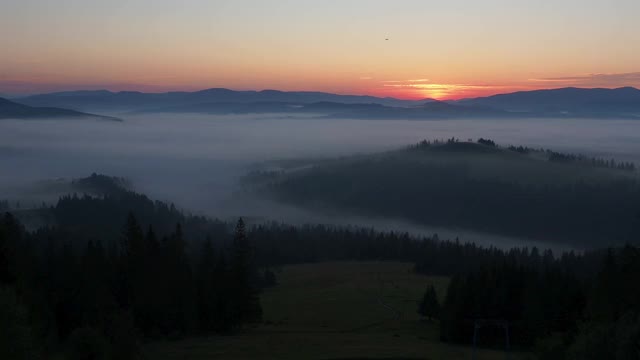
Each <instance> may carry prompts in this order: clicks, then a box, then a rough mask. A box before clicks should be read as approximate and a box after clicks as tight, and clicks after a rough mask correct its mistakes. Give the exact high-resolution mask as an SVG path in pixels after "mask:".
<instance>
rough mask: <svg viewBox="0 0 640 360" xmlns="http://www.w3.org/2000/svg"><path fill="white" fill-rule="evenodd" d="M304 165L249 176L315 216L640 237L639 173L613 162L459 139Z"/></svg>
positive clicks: (562, 236) (564, 235) (584, 237)
mask: <svg viewBox="0 0 640 360" xmlns="http://www.w3.org/2000/svg"><path fill="white" fill-rule="evenodd" d="M300 169H301V170H299V171H281V172H280V171H276V172H266V173H263V174H260V173H254V174H251V178H252V179H253V183H254V184H257V185H256V186H257V188H258V189H260V190H259V191H261V193H262V194H264V195H266V196H269V197H272V198H273V199H275V200H277V201H281V202H285V203H288V204H292V205H296V206H301V207H306V208H310V209H314V210H317V211H328V212H330V213H336V212H337V213H345V214H352V215H357V216H372V217H374V218H375V217H382V218H396V219H404V220H409V221H412V222H415V223H418V224H422V225H427V226H435V227H445V228H461V229H467V230H472V231H481V232H484V233H494V234H500V235H506V236H513V237H520V238H530V239H533V240H541V241H550V242H557V243H571V244H573V245H577V246H584V247H589V246H598V245H602V244H611V243H612V242H620V243H623V242H625V241H632V242H634V241H637V239H639V238H640V182H638V176H637V172H636V170H635V169H634V168H633V167H632V166H631V165H629V164H620V163H611V161H610V160H606V161H605V160H601V159H591V158H587V157H580V156H576V155H570V154H559V153H555V152H552V151H540V150H533V149H524V148H502V147H497V146H491V145H486V144H478V143H469V142H453V143H444V144H442V143H440V144H426V143H424V144H420V145H418V146H415V147H411V148H408V149H405V150H400V151H394V152H389V153H381V154H373V155H366V156H357V157H351V158H344V159H336V160H334V161H324V162H322V163H318V164H309V166H307V167H300ZM542 224H544V225H542Z"/></svg>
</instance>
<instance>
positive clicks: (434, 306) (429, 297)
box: [418, 285, 440, 320]
mask: <svg viewBox="0 0 640 360" xmlns="http://www.w3.org/2000/svg"><path fill="white" fill-rule="evenodd" d="M418 313H419V314H420V315H422V316H424V317H426V318H428V319H429V320H432V319H437V318H438V317H439V316H440V303H439V302H438V296H437V294H436V289H435V288H434V287H433V285H429V287H428V288H427V291H425V293H424V296H423V297H422V301H421V302H420V305H419V306H418Z"/></svg>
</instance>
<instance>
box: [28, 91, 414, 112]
mask: <svg viewBox="0 0 640 360" xmlns="http://www.w3.org/2000/svg"><path fill="white" fill-rule="evenodd" d="M322 101H331V102H340V103H345V104H349V103H376V104H382V105H388V106H412V105H416V104H418V102H417V101H411V100H399V99H394V98H379V97H373V96H358V95H338V94H329V93H322V92H285V91H276V90H263V91H234V90H229V89H207V90H202V91H196V92H167V93H141V92H129V91H123V92H110V91H106V90H99V91H74V92H61V93H50V94H41V95H33V96H28V97H25V98H21V99H20V102H22V103H24V104H27V105H32V106H59V107H65V108H72V109H77V110H84V111H88V110H112V111H127V110H145V109H146V110H157V109H162V108H171V107H178V106H188V105H194V106H197V105H200V104H204V103H258V102H260V103H265V102H270V103H293V104H309V103H314V102H322ZM423 101H426V100H423Z"/></svg>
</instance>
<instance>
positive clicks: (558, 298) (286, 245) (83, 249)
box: [0, 175, 640, 359]
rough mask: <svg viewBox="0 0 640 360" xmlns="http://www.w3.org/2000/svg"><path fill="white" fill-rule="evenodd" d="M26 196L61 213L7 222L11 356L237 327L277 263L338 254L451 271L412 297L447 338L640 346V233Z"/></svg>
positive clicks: (0, 266) (570, 353) (100, 348)
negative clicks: (285, 217) (193, 209)
mask: <svg viewBox="0 0 640 360" xmlns="http://www.w3.org/2000/svg"><path fill="white" fill-rule="evenodd" d="M108 179H109V178H107V177H103V176H100V175H93V176H92V177H91V178H88V179H86V180H85V181H94V182H95V181H105V180H108ZM29 212H37V213H39V214H40V215H41V216H44V217H46V218H49V219H55V221H53V222H52V223H51V224H50V225H46V226H42V227H40V228H38V229H30V230H27V229H26V228H25V227H24V226H23V225H22V224H21V222H20V220H19V217H20V216H25V211H15V213H16V214H17V215H13V214H12V213H11V212H6V213H5V214H4V215H3V217H2V221H1V222H0V250H1V252H0V281H1V283H2V290H1V293H0V301H1V302H2V307H0V309H1V310H0V311H2V318H3V319H4V320H3V323H4V324H5V325H6V326H3V327H2V330H0V331H3V334H2V336H0V338H1V339H3V341H5V343H4V345H3V346H2V347H1V349H2V351H4V352H7V351H11V352H12V353H5V354H3V358H14V357H16V356H18V357H20V356H26V357H27V358H36V357H40V356H45V357H47V356H52V355H53V354H59V353H64V354H66V355H67V356H69V358H71V359H87V358H91V359H94V358H113V359H133V358H137V357H138V356H139V355H140V353H139V349H140V346H141V344H143V343H144V342H146V341H150V340H154V339H155V340H158V339H165V340H166V339H180V338H184V337H188V336H194V335H205V334H209V335H211V334H237V333H240V332H243V331H245V330H246V329H248V328H250V327H251V326H253V325H252V324H256V323H259V322H260V321H261V318H262V315H263V314H262V309H261V305H260V294H261V291H263V290H264V289H265V288H267V287H270V286H277V283H278V280H277V273H276V272H275V271H273V269H277V268H278V267H280V266H283V265H286V264H297V263H314V262H324V261H337V260H344V261H347V260H351V261H353V260H360V261H364V260H380V261H405V262H412V263H413V264H415V265H414V271H415V272H418V273H423V274H429V275H444V276H449V277H451V281H450V283H449V285H448V289H447V291H446V295H445V296H444V301H442V303H440V302H439V301H438V299H437V297H436V296H435V295H434V294H435V293H434V291H433V289H432V288H430V289H427V291H426V293H425V296H424V299H422V301H421V303H420V304H418V305H417V310H418V311H419V312H420V313H421V314H422V315H423V316H425V317H427V318H429V319H432V320H435V319H437V321H439V324H440V325H439V327H440V337H441V339H442V340H443V341H445V342H449V343H454V344H469V342H470V339H471V338H472V337H473V332H474V330H473V329H474V324H475V323H476V322H477V321H486V320H495V319H499V320H500V321H503V322H505V323H507V324H508V326H509V329H510V344H511V346H513V347H516V348H521V349H528V350H530V351H535V352H536V353H537V354H539V355H540V356H541V358H545V359H602V358H606V354H611V353H616V354H620V355H619V356H620V357H618V358H620V359H627V358H628V359H634V358H635V357H634V356H637V354H638V341H639V340H640V322H639V321H638V320H639V319H638V316H640V308H639V306H640V284H639V283H638V281H636V280H637V279H638V276H640V250H639V249H638V248H636V247H633V246H626V247H619V248H610V249H603V250H593V251H586V252H581V253H574V252H567V253H562V254H553V253H552V252H551V251H550V250H543V249H538V248H531V249H528V248H514V249H511V250H502V249H498V248H486V247H481V246H478V245H475V244H469V243H460V242H459V241H457V240H441V239H438V237H437V235H434V236H433V237H428V238H417V237H415V236H411V235H409V234H407V233H396V232H378V231H375V230H372V229H362V228H340V227H333V226H326V225H307V226H290V225H286V224H280V223H271V224H262V225H252V226H247V225H246V224H245V223H244V221H243V220H242V219H239V220H238V221H237V222H236V223H225V222H221V221H216V220H209V219H206V218H203V217H197V216H192V215H189V214H185V213H183V212H181V211H179V210H177V209H176V208H175V207H173V206H172V205H167V204H165V203H162V202H156V201H152V200H150V199H149V198H147V197H146V196H144V195H141V194H136V193H134V192H131V191H128V190H126V189H124V188H122V187H120V186H118V187H116V188H113V189H111V188H109V190H108V191H105V193H104V194H103V195H100V196H96V195H82V196H78V195H70V196H65V197H62V198H61V199H60V200H59V201H58V202H57V204H55V205H54V206H49V207H47V206H45V207H42V208H40V209H35V210H29ZM30 216H33V214H30ZM170 224H172V225H170ZM477 341H478V342H479V343H481V344H483V346H489V347H491V346H500V344H502V342H504V334H503V332H502V330H501V329H499V328H492V327H488V328H486V329H482V331H481V332H480V334H479V335H478V337H477ZM5 356H6V357H5ZM603 356H604V357H603Z"/></svg>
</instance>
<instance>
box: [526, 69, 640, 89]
mask: <svg viewBox="0 0 640 360" xmlns="http://www.w3.org/2000/svg"><path fill="white" fill-rule="evenodd" d="M529 82H536V83H548V84H554V85H556V86H557V85H564V86H587V87H595V86H602V87H622V86H636V87H637V86H640V72H629V73H595V74H586V75H577V76H561V77H547V78H534V79H529Z"/></svg>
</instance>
